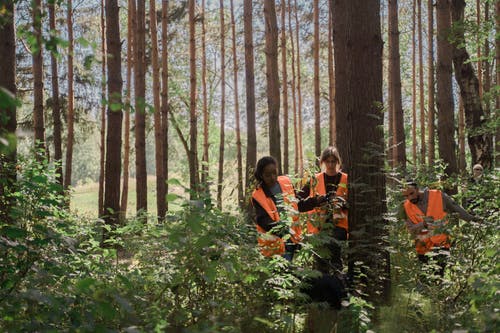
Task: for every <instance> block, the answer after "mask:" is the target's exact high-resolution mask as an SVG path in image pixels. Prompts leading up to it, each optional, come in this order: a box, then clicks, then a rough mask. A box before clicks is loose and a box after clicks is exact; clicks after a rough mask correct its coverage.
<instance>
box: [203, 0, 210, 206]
mask: <svg viewBox="0 0 500 333" xmlns="http://www.w3.org/2000/svg"><path fill="white" fill-rule="evenodd" d="M201 15H202V17H203V20H202V21H201V91H202V92H201V98H202V102H203V106H202V114H203V156H202V164H201V183H202V186H203V189H204V192H205V195H207V196H208V195H210V188H209V185H208V176H209V168H208V150H209V143H208V136H209V133H208V128H209V122H210V115H209V114H208V100H207V41H206V39H207V17H206V13H205V0H202V2H201Z"/></svg>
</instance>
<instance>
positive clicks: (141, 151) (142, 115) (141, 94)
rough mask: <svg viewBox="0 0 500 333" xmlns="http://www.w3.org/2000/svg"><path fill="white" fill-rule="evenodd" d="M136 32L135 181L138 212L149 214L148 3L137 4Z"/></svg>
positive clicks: (139, 0)
mask: <svg viewBox="0 0 500 333" xmlns="http://www.w3.org/2000/svg"><path fill="white" fill-rule="evenodd" d="M136 17H137V19H136V30H135V40H134V41H135V46H137V47H136V48H135V50H134V51H135V56H136V58H135V70H134V76H135V77H134V90H135V94H134V96H135V180H136V200H137V201H136V209H137V212H138V213H140V212H147V209H148V196H147V171H146V55H145V50H146V3H145V1H143V0H137V2H136Z"/></svg>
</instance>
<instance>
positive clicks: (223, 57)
mask: <svg viewBox="0 0 500 333" xmlns="http://www.w3.org/2000/svg"><path fill="white" fill-rule="evenodd" d="M219 3H220V7H219V10H220V53H221V57H220V67H221V68H220V70H221V105H220V141H219V174H218V178H217V207H218V208H219V209H220V210H222V183H223V181H224V143H225V140H226V138H225V134H226V131H225V125H226V124H225V121H226V41H225V39H226V33H225V29H226V26H225V20H224V0H220V1H219Z"/></svg>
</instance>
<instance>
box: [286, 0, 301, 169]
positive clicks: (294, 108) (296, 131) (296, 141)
mask: <svg viewBox="0 0 500 333" xmlns="http://www.w3.org/2000/svg"><path fill="white" fill-rule="evenodd" d="M288 30H289V32H290V33H289V35H290V49H291V50H290V51H291V52H290V53H291V56H292V86H291V90H292V112H293V138H294V149H295V159H294V172H295V174H298V173H299V157H300V154H299V151H300V150H299V149H300V148H299V144H300V143H299V127H298V126H299V125H298V115H297V113H298V112H297V96H296V93H295V92H296V89H295V87H296V84H295V79H296V77H295V42H294V37H293V36H294V35H293V30H292V5H291V0H288Z"/></svg>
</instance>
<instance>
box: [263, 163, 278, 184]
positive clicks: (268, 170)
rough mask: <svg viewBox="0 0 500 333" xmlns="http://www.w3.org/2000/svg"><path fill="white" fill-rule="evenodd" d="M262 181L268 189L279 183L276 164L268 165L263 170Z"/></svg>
mask: <svg viewBox="0 0 500 333" xmlns="http://www.w3.org/2000/svg"><path fill="white" fill-rule="evenodd" d="M262 180H263V181H264V185H266V187H268V188H269V187H271V186H273V185H274V184H276V182H277V181H278V170H277V169H276V164H268V165H266V166H265V167H264V169H263V170H262Z"/></svg>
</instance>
